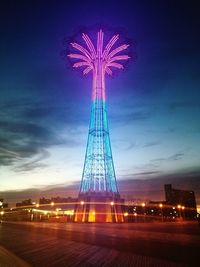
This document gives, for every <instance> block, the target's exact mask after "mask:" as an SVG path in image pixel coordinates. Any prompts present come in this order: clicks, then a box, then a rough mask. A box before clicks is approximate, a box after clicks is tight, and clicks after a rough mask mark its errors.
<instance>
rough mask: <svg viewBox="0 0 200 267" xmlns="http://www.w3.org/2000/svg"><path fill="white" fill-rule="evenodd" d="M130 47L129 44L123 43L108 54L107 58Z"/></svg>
mask: <svg viewBox="0 0 200 267" xmlns="http://www.w3.org/2000/svg"><path fill="white" fill-rule="evenodd" d="M128 47H129V45H126V44H123V45H121V46H119V47H117V48H115V49H114V50H113V51H112V52H110V54H109V55H108V56H107V58H111V57H113V56H114V55H116V54H117V53H119V52H121V51H123V50H125V49H127V48H128Z"/></svg>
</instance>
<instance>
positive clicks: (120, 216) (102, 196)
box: [74, 192, 124, 223]
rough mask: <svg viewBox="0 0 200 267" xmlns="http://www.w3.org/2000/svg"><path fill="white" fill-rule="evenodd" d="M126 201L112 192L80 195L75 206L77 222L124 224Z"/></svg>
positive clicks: (75, 219)
mask: <svg viewBox="0 0 200 267" xmlns="http://www.w3.org/2000/svg"><path fill="white" fill-rule="evenodd" d="M123 205H124V200H123V199H121V198H120V195H119V194H116V193H110V192H87V193H80V194H79V196H78V203H77V204H76V206H75V213H74V221H75V222H98V223H105V222H116V223H117V222H124V213H123Z"/></svg>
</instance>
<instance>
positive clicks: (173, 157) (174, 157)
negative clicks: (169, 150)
mask: <svg viewBox="0 0 200 267" xmlns="http://www.w3.org/2000/svg"><path fill="white" fill-rule="evenodd" d="M184 155H185V153H175V154H173V155H171V156H169V157H166V158H156V159H152V160H150V162H152V163H155V164H161V163H162V162H164V161H166V162H170V161H176V160H181V159H182V158H183V157H184Z"/></svg>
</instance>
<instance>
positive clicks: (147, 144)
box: [143, 141, 160, 147]
mask: <svg viewBox="0 0 200 267" xmlns="http://www.w3.org/2000/svg"><path fill="white" fill-rule="evenodd" d="M159 144H160V142H159V141H152V142H148V143H146V144H144V145H143V147H152V146H157V145H159Z"/></svg>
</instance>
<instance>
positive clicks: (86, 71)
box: [83, 66, 93, 75]
mask: <svg viewBox="0 0 200 267" xmlns="http://www.w3.org/2000/svg"><path fill="white" fill-rule="evenodd" d="M92 69H93V67H91V66H89V67H87V68H86V69H84V71H83V74H84V75H85V74H88V73H89V72H90V71H91V70H92Z"/></svg>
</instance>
